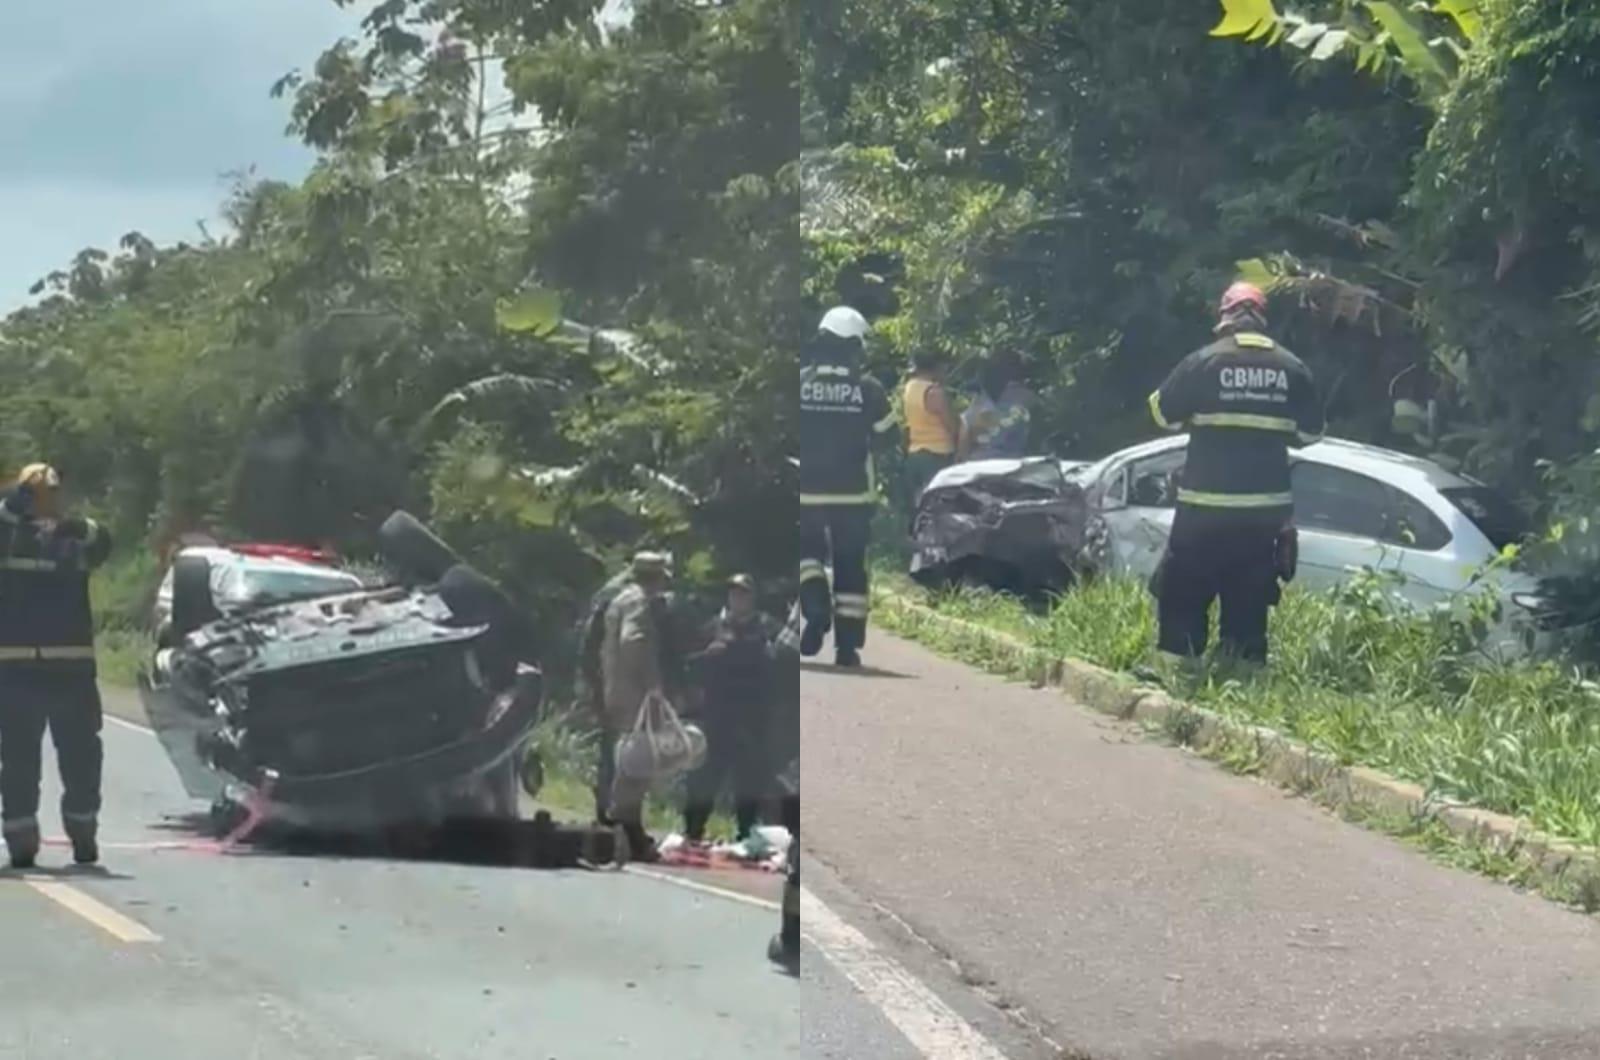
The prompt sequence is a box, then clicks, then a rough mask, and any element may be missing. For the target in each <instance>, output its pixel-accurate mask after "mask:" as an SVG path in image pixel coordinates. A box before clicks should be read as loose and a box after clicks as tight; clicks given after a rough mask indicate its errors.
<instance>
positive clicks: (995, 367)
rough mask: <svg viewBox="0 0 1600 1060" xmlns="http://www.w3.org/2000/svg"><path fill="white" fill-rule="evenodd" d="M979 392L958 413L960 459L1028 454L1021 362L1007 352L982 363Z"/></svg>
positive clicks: (1029, 399)
mask: <svg viewBox="0 0 1600 1060" xmlns="http://www.w3.org/2000/svg"><path fill="white" fill-rule="evenodd" d="M979 386H980V389H979V392H978V395H977V397H975V398H974V399H973V401H972V404H971V405H969V406H967V410H966V412H965V413H963V414H962V417H961V440H960V444H959V446H958V454H959V455H958V459H960V460H1000V459H1007V458H1010V459H1020V458H1021V457H1024V456H1027V455H1028V426H1029V422H1030V420H1031V418H1032V413H1031V412H1030V411H1029V406H1030V405H1031V404H1032V402H1033V395H1032V394H1031V393H1030V392H1029V391H1028V388H1027V386H1026V385H1024V384H1023V382H1022V365H1021V364H1020V363H1019V362H1018V360H1017V358H1016V357H1015V356H1013V355H1012V354H1009V353H997V354H994V355H992V356H990V357H989V358H988V359H987V360H986V361H985V362H984V364H983V369H982V373H981V376H980V380H979Z"/></svg>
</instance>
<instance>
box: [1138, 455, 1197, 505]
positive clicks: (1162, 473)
mask: <svg viewBox="0 0 1600 1060" xmlns="http://www.w3.org/2000/svg"><path fill="white" fill-rule="evenodd" d="M1188 456H1189V451H1188V450H1187V449H1174V450H1171V451H1170V452H1165V453H1160V454H1158V455H1156V456H1152V457H1147V458H1145V459H1144V460H1139V461H1136V462H1135V463H1134V464H1133V465H1132V466H1131V467H1130V468H1129V469H1128V504H1130V505H1132V506H1133V507H1136V508H1173V507H1176V506H1177V503H1178V472H1180V471H1182V470H1183V465H1184V463H1185V461H1186V460H1187V458H1188Z"/></svg>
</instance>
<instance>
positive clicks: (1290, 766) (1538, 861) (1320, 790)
mask: <svg viewBox="0 0 1600 1060" xmlns="http://www.w3.org/2000/svg"><path fill="white" fill-rule="evenodd" d="M873 596H874V600H873V608H874V611H875V613H877V614H880V615H884V614H887V615H888V616H889V617H890V619H891V622H893V623H894V624H896V625H897V626H898V627H899V628H900V629H901V630H903V631H905V632H907V633H908V634H910V635H912V636H915V635H916V633H917V632H918V631H919V630H937V631H938V632H939V633H941V634H942V635H943V636H944V637H945V638H947V639H949V640H953V641H954V642H955V644H956V646H957V647H958V649H960V650H961V651H962V652H963V654H964V656H966V658H967V660H968V661H969V662H973V663H974V664H976V665H979V666H982V667H984V668H986V669H989V670H991V671H996V672H1002V673H1007V674H1012V675H1021V676H1024V677H1026V679H1027V680H1028V681H1029V682H1030V683H1032V684H1033V685H1035V686H1036V687H1048V688H1055V689H1057V690H1059V691H1060V692H1061V693H1062V694H1064V695H1066V696H1068V697H1070V698H1071V699H1073V700H1075V701H1076V702H1079V703H1082V704H1084V705H1085V706H1088V707H1090V708H1092V709H1094V710H1096V711H1098V712H1099V713H1102V714H1109V715H1111V716H1113V717H1116V718H1119V719H1122V720H1124V721H1134V722H1138V723H1140V724H1142V725H1144V726H1147V727H1149V728H1158V729H1162V730H1164V731H1166V732H1167V733H1169V734H1171V735H1172V736H1173V737H1174V738H1176V739H1177V741H1178V742H1179V743H1181V744H1183V745H1185V746H1188V747H1192V748H1194V749H1195V750H1197V751H1200V752H1202V753H1206V752H1218V751H1224V750H1229V751H1240V752H1243V753H1245V754H1247V755H1249V756H1252V759H1251V760H1252V761H1253V762H1254V763H1256V765H1257V766H1258V769H1257V772H1259V774H1260V775H1261V776H1262V777H1263V778H1265V779H1267V780H1269V781H1270V782H1272V783H1273V784H1276V785H1278V786H1279V787H1283V788H1287V789H1289V790H1292V791H1294V792H1296V793H1298V794H1301V795H1306V796H1309V797H1312V798H1314V799H1316V800H1317V801H1318V802H1320V803H1323V804H1324V805H1328V806H1332V807H1334V808H1341V807H1347V806H1354V807H1357V808H1360V809H1364V810H1367V811H1372V812H1377V813H1380V814H1383V815H1386V816H1390V817H1403V818H1410V819H1412V820H1427V819H1430V818H1431V819H1433V820H1435V821H1438V822H1439V823H1440V824H1442V825H1444V826H1445V827H1446V828H1447V829H1449V830H1450V832H1451V833H1452V834H1454V835H1456V836H1458V837H1460V838H1462V839H1466V840H1469V841H1471V842H1473V843H1476V844H1479V845H1482V846H1486V847H1489V848H1491V849H1493V850H1495V851H1497V852H1498V853H1500V854H1502V855H1505V856H1508V857H1510V858H1513V859H1514V860H1515V861H1516V862H1517V864H1518V865H1519V866H1520V867H1522V868H1524V869H1526V870H1528V871H1530V872H1531V873H1532V874H1533V875H1535V876H1537V877H1538V878H1540V879H1541V880H1542V881H1543V882H1545V883H1546V884H1550V885H1555V886H1558V887H1563V888H1571V887H1573V886H1576V887H1577V888H1578V893H1580V894H1585V895H1596V896H1600V890H1597V888H1600V851H1596V850H1592V849H1590V848H1586V847H1579V846H1576V845H1574V844H1571V843H1568V842H1565V841H1563V840H1561V839H1559V838H1557V837H1555V836H1551V835H1547V834H1545V833H1542V832H1539V831H1537V830H1536V829H1534V827H1533V826H1532V825H1531V824H1530V823H1529V822H1528V821H1526V820H1522V819H1520V818H1516V817H1510V816H1507V815H1505V814H1501V813H1494V812H1491V811H1489V810H1481V809H1478V808H1476V807H1473V806H1467V805H1462V804H1456V803H1450V802H1444V801H1441V800H1438V799H1434V798H1431V797H1430V796H1429V795H1428V793H1427V791H1426V790H1425V789H1423V788H1422V786H1421V785H1418V784H1413V783H1411V782H1410V781H1405V780H1400V779H1397V778H1395V777H1391V776H1389V775H1388V774H1386V773H1382V772H1379V771H1378V770H1376V769H1369V768H1367V767H1365V766H1344V765H1340V764H1339V763H1338V762H1337V761H1335V760H1334V759H1333V758H1331V757H1329V756H1328V755H1326V754H1323V753H1321V752H1319V751H1315V750H1313V749H1311V748H1310V747H1307V746H1306V745H1304V744H1302V743H1300V742H1299V741H1297V740H1293V739H1290V738H1289V737H1286V736H1284V735H1283V734H1282V733H1279V732H1277V731H1276V730H1273V729H1268V728H1264V727H1262V726H1258V725H1246V724H1243V723H1241V722H1236V721H1232V720H1229V719H1227V718H1224V717H1222V716H1221V715H1218V714H1216V713H1214V712H1212V711H1210V710H1207V709H1206V708H1204V707H1200V706H1196V705H1194V704H1191V703H1185V702H1181V701H1179V700H1175V699H1173V698H1172V697H1170V696H1169V695H1167V693H1166V692H1164V691H1162V690H1160V689H1156V688H1148V687H1143V686H1140V685H1138V684H1137V683H1136V682H1135V681H1134V680H1133V679H1132V678H1131V677H1129V676H1127V675H1124V674H1117V673H1113V672H1111V671H1109V670H1105V669H1102V668H1101V667H1098V666H1095V665H1093V664H1091V663H1087V662H1083V661H1081V660H1078V659H1071V658H1054V657H1052V656H1050V655H1049V654H1048V653H1047V652H1045V651H1043V650H1041V649H1039V648H1035V647H1033V646H1031V645H1029V644H1026V643H1024V642H1023V641H1021V640H1019V639H1018V638H1016V637H1014V636H1012V635H1010V634H1008V633H1002V632H1000V631H998V630H994V629H990V628H988V627H987V626H982V625H979V624H978V623H975V622H968V621H966V620H964V619H959V618H951V617H949V616H947V615H941V614H939V613H938V612H937V611H935V610H933V609H932V608H930V607H927V606H926V605H924V604H920V603H917V602H916V601H914V600H910V599H907V598H906V597H904V596H902V595H900V594H898V593H894V592H890V591H886V590H883V589H877V590H874V592H873ZM1592 903H1593V899H1585V904H1586V905H1589V904H1592Z"/></svg>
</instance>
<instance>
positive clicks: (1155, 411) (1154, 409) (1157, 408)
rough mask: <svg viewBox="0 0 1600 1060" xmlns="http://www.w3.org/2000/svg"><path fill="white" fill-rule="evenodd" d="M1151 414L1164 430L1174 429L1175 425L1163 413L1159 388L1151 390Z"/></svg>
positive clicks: (1157, 424) (1158, 425)
mask: <svg viewBox="0 0 1600 1060" xmlns="http://www.w3.org/2000/svg"><path fill="white" fill-rule="evenodd" d="M1150 416H1151V418H1152V419H1154V420H1155V421H1156V426H1157V427H1160V428H1161V429H1162V430H1164V431H1170V430H1172V429H1173V425H1172V424H1170V423H1168V422H1167V418H1166V417H1165V416H1163V415H1162V414H1161V391H1159V390H1152V391H1150Z"/></svg>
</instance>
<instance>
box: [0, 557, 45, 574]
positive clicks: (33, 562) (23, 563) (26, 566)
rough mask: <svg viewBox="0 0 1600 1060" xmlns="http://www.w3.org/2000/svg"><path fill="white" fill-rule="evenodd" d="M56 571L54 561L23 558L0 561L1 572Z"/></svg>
mask: <svg viewBox="0 0 1600 1060" xmlns="http://www.w3.org/2000/svg"><path fill="white" fill-rule="evenodd" d="M55 569H56V561H55V560H53V559H28V558H25V557H22V556H6V557H4V558H3V559H0V570H32V571H50V570H55Z"/></svg>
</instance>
